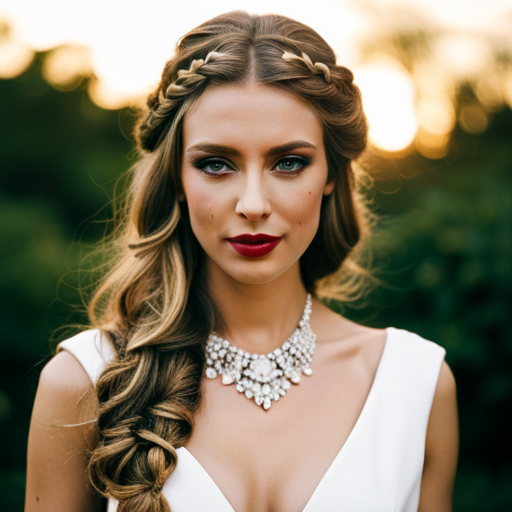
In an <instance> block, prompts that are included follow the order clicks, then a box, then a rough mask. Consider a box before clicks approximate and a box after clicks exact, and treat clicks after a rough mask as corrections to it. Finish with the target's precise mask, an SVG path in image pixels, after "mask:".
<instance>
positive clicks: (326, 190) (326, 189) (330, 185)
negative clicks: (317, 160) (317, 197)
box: [323, 180, 335, 196]
mask: <svg viewBox="0 0 512 512" xmlns="http://www.w3.org/2000/svg"><path fill="white" fill-rule="evenodd" d="M334 185H335V183H334V180H333V181H330V182H329V183H327V185H325V187H324V191H323V194H324V196H330V195H331V193H332V191H333V190H334Z"/></svg>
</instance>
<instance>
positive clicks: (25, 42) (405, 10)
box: [0, 0, 512, 512]
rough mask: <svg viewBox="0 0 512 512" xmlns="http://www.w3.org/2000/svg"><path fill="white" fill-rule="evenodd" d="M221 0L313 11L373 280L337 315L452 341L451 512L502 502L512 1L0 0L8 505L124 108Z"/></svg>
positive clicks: (506, 494) (0, 395) (2, 416)
mask: <svg viewBox="0 0 512 512" xmlns="http://www.w3.org/2000/svg"><path fill="white" fill-rule="evenodd" d="M233 9H243V10H247V11H249V12H251V13H269V12H274V13H279V14H284V15H287V16H290V17H293V18H296V19H298V20H300V21H303V22H305V23H307V24H309V25H310V26H312V27H313V28H314V29H316V30H317V31H318V32H319V33H320V34H321V35H322V36H324V38H325V39H326V40H327V41H328V42H329V43H330V44H331V46H333V48H334V49H335V51H336V53H337V55H338V60H339V63H340V64H343V65H346V66H348V67H349V68H350V69H352V70H353V72H354V74H355V81H356V83H357V84H358V85H359V86H360V88H361V90H362V92H363V99H364V106H365V111H366V113H367V116H368V119H369V122H370V126H371V134H370V135H371V147H370V150H369V153H368V155H367V157H366V159H365V162H364V166H365V167H366V169H367V170H368V172H369V173H370V174H371V176H372V177H373V182H374V183H373V189H372V191H371V192H368V193H369V194H370V196H371V197H372V198H373V202H374V208H375V210H376V211H377V212H378V214H379V215H380V217H381V221H380V225H379V227H378V230H377V233H376V237H375V247H374V251H375V264H376V266H377V267H378V268H379V271H378V277H379V278H380V279H382V281H383V286H381V287H379V288H378V289H377V290H375V291H374V292H373V293H372V294H371V295H370V297H369V298H368V299H367V301H366V302H365V303H364V304H355V305H353V306H351V307H349V308H345V309H344V312H345V314H346V315H347V316H349V317H351V318H353V319H355V320H356V321H359V322H362V323H365V324H367V325H372V326H376V327H385V326H389V325H392V326H395V327H399V328H404V329H409V330H411V331H414V332H417V333H418V334H420V335H421V336H423V337H425V338H428V339H431V340H434V341H436V342H437V343H439V344H441V345H443V346H444V347H445V348H446V350H447V361H448V363H449V364H450V365H451V367H452V369H453V372H454V374H455V377H456V379H457V382H458V398H459V407H460V421H461V453H460V462H459V471H458V476H457V483H456V488H455V511H456V512H473V511H475V512H476V511H478V512H482V511H485V512H501V511H510V510H512V446H511V441H510V438H511V436H510V424H509V423H508V420H507V419H506V418H507V417H508V416H507V413H506V411H507V410H510V406H511V398H512V337H511V336H510V324H507V322H510V311H511V306H512V300H511V284H512V110H511V109H512V0H506V1H498V0H486V1H485V2H481V1H479V0H444V1H440V0H429V2H423V1H421V0H407V1H405V0H403V1H400V0H381V1H377V0H375V1H357V2H355V1H348V0H336V1H324V0H315V1H314V2H307V3H302V4H300V3H299V2H288V1H285V0H272V1H271V2H270V1H266V0H265V1H261V0H260V1H258V2H255V1H253V2H249V1H247V2H244V1H241V0H238V1H236V2H235V1H228V0H217V1H216V2H206V1H203V0H201V1H198V0H196V1H194V2H191V3H189V4H187V5H185V4H184V3H181V2H180V3H178V2H176V1H175V0H145V1H144V2H143V1H142V0H139V1H130V0H123V1H119V0H109V1H108V2H105V1H100V0H89V1H88V2H86V3H84V2H80V3H78V2H70V1H69V0H67V1H64V0H45V1H44V2H39V1H37V0H10V1H5V0H0V120H1V122H0V437H1V438H2V439H3V442H2V443H0V510H2V511H5V512H17V511H21V510H22V509H23V501H24V485H25V464H26V462H25V458H26V439H27V434H28V427H29V420H30V412H31V407H32V403H33V400H34V396H35V391H36V386H37V381H38V376H39V373H40V371H41V369H42V367H43V366H44V364H45V362H46V361H47V360H48V359H49V357H51V351H52V350H53V348H54V346H55V341H58V340H60V339H62V338H64V337H65V336H67V335H68V334H69V331H62V330H61V328H62V327H63V326H66V325H69V324H73V323H80V322H86V319H85V317H84V315H83V313H82V311H83V305H82V299H83V294H84V293H85V294H86V292H87V290H88V289H87V286H86V284H85V283H87V282H88V281H87V276H88V275H89V273H88V269H89V268H90V267H91V266H92V265H93V263H94V259H91V258H87V256H88V255H89V254H90V251H91V248H92V247H93V246H94V244H95V243H96V242H97V241H98V240H100V239H101V237H102V236H103V235H104V234H105V232H108V230H109V226H110V224H109V222H108V220H109V219H110V218H111V216H112V209H111V206H110V204H109V203H110V201H111V199H112V197H113V194H114V193H115V188H116V183H117V181H118V179H119V177H120V176H122V175H123V173H124V171H126V170H127V168H128V167H129V166H130V164H131V163H132V162H133V160H134V158H135V155H134V152H133V143H132V137H131V131H132V125H133V120H134V107H136V106H137V105H138V104H140V102H141V101H143V99H144V96H145V95H146V94H147V92H148V91H150V90H151V89H152V88H153V87H154V86H155V84H156V83H157V81H158V77H159V74H160V72H161V69H162V67H163V64H164V63H165V61H166V60H167V59H168V58H169V57H170V56H171V55H172V53H173V48H174V44H175V43H176V41H177V40H178V39H179V37H181V36H182V35H184V34H185V33H186V32H187V31H188V30H190V29H191V28H193V27H194V26H196V25H197V24H199V23H201V22H203V21H205V20H207V19H209V18H210V17H212V16H214V15H217V14H220V13H222V12H226V11H229V10H233ZM122 186H123V185H122V183H121V185H119V186H118V191H122ZM363 306H364V307H363ZM51 340H53V342H52V341H51Z"/></svg>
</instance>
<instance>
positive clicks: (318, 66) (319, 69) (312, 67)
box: [282, 52, 331, 83]
mask: <svg viewBox="0 0 512 512" xmlns="http://www.w3.org/2000/svg"><path fill="white" fill-rule="evenodd" d="M282 58H283V59H284V60H299V61H301V62H303V63H304V64H306V66H307V67H308V69H309V71H311V73H313V74H314V75H317V74H319V73H323V75H324V78H325V81H326V82H327V83H330V81H331V70H330V69H329V68H328V67H327V66H326V65H325V64H324V63H323V62H315V63H314V64H313V61H312V60H311V59H310V58H309V56H308V55H307V54H306V53H304V52H302V57H299V56H298V55H294V54H293V53H290V52H284V53H283V57H282Z"/></svg>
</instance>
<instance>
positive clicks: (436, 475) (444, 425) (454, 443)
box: [418, 363, 459, 512]
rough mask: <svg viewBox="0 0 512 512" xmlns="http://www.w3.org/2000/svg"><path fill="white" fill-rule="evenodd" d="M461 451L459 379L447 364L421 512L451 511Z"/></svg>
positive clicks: (431, 431) (430, 431) (432, 425)
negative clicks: (458, 415) (457, 389)
mask: <svg viewBox="0 0 512 512" xmlns="http://www.w3.org/2000/svg"><path fill="white" fill-rule="evenodd" d="M458 451H459V425H458V417H457V398H456V388H455V379H454V378H453V374H452V372H451V370H450V368H449V366H448V365H447V364H446V363H443V365H442V367H441V372H440V374H439V380H438V383H437V388H436V392H435V395H434V401H433V403H432V410H431V412H430V419H429V422H428V428H427V439H426V444H425V464H424V466H423V477H422V480H421V493H420V504H419V508H418V512H451V510H452V494H453V485H454V482H455V472H456V469H457V456H458Z"/></svg>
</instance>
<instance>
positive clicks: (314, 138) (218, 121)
mask: <svg viewBox="0 0 512 512" xmlns="http://www.w3.org/2000/svg"><path fill="white" fill-rule="evenodd" d="M183 137H184V146H185V148H186V147H187V146H189V145H192V144H195V143H198V142H205V141H208V142H214V143H219V144H221V143H222V144H230V145H233V146H238V145H247V144H250V145H251V147H257V146H258V147H259V146H266V145H271V146H276V145H279V144H281V143H283V144H284V143H286V142H289V141H290V140H307V141H310V142H312V143H313V144H315V145H317V147H319V145H320V146H321V145H322V144H323V130H322V125H321V123H320V120H319V119H318V116H317V114H316V113H315V111H314V110H313V109H312V108H311V107H310V106H309V105H308V104H307V103H305V102H304V101H302V100H301V99H299V98H298V97H296V96H295V95H293V94H292V93H290V92H287V91H284V90H282V89H279V88H277V87H275V86H270V85H260V84H253V83H245V84H226V85H218V86H211V87H208V88H207V89H206V90H205V92H204V93H203V94H202V95H201V96H200V97H199V98H198V100H197V101H196V102H195V103H194V105H193V106H192V108H191V109H190V110H189V112H187V114H186V115H185V119H184V125H183Z"/></svg>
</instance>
